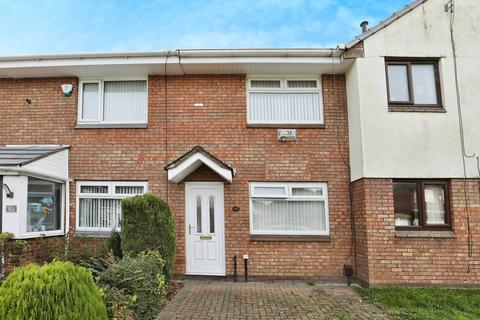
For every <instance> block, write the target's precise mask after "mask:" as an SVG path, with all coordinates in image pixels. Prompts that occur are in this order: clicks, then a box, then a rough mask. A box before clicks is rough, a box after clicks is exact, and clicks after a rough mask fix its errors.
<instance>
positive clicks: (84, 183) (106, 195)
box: [75, 180, 148, 232]
mask: <svg viewBox="0 0 480 320" xmlns="http://www.w3.org/2000/svg"><path fill="white" fill-rule="evenodd" d="M82 186H89V187H91V186H95V187H103V186H107V187H108V192H107V193H81V192H80V190H81V188H82ZM117 186H127V187H133V186H138V187H140V186H141V187H143V194H146V193H147V192H148V182H147V181H98V180H95V181H77V188H76V194H75V201H76V209H75V221H76V222H75V227H76V228H75V230H77V231H81V232H111V231H112V228H101V227H99V228H92V227H80V199H100V198H101V199H119V200H121V199H126V198H131V197H134V196H136V195H137V194H117V193H115V187H117ZM116 229H120V228H116Z"/></svg>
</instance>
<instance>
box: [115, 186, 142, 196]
mask: <svg viewBox="0 0 480 320" xmlns="http://www.w3.org/2000/svg"><path fill="white" fill-rule="evenodd" d="M143 192H144V191H143V186H116V187H115V193H116V194H142V193H143Z"/></svg>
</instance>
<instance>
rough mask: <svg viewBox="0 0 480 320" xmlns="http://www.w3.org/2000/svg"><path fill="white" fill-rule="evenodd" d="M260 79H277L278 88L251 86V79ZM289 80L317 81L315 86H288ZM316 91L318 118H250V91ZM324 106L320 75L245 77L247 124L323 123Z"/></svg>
mask: <svg viewBox="0 0 480 320" xmlns="http://www.w3.org/2000/svg"><path fill="white" fill-rule="evenodd" d="M252 80H253V81H255V80H260V81H268V80H279V81H280V88H252V86H251V81H252ZM289 80H300V81H302V80H305V81H310V80H315V81H316V82H317V87H316V88H288V86H287V81H289ZM306 92H307V93H318V96H319V102H320V115H321V119H320V120H307V121H298V120H297V121H293V120H288V121H283V120H280V121H279V120H276V121H273V120H269V121H264V120H252V119H251V118H250V93H306ZM324 118H325V117H324V106H323V90H322V81H321V77H312V76H310V77H309V76H289V77H278V76H249V77H247V124H249V125H289V124H291V125H323V124H324V123H325V121H324V120H325V119H324Z"/></svg>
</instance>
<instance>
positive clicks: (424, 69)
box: [386, 59, 442, 108]
mask: <svg viewBox="0 0 480 320" xmlns="http://www.w3.org/2000/svg"><path fill="white" fill-rule="evenodd" d="M386 73H387V89H388V104H389V106H412V107H439V108H441V107H442V102H441V94H440V81H439V73H438V61H436V60H433V61H432V60H411V61H409V60H396V59H395V60H389V59H387V60H386Z"/></svg>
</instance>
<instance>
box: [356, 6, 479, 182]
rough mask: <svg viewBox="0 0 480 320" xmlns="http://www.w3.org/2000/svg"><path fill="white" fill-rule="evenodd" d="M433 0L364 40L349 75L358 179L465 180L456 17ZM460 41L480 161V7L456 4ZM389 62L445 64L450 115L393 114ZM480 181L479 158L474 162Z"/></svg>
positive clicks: (470, 130)
mask: <svg viewBox="0 0 480 320" xmlns="http://www.w3.org/2000/svg"><path fill="white" fill-rule="evenodd" d="M446 2H447V1H446V0H429V1H427V2H426V3H425V4H423V5H421V6H419V7H417V8H416V9H415V10H413V11H412V12H410V13H408V14H407V15H405V16H403V17H401V18H400V19H399V20H397V21H396V22H394V23H392V24H391V25H390V26H388V27H386V28H384V29H383V30H381V31H379V32H377V33H376V34H374V35H372V36H371V37H369V38H367V39H366V40H365V42H364V47H365V58H360V59H357V60H356V61H355V64H354V66H352V67H351V68H350V70H349V72H348V73H347V93H348V105H349V130H350V157H351V166H352V180H357V179H359V178H362V177H387V178H390V177H392V178H452V177H463V167H462V153H461V144H460V135H459V125H458V112H457V110H458V109H457V103H456V92H455V81H454V71H453V70H454V69H453V57H452V50H451V45H450V34H449V21H450V16H449V14H448V13H446V12H445V11H444V5H445V3H446ZM455 2H456V18H455V21H456V23H455V29H456V30H455V36H456V38H457V39H456V41H457V47H458V48H457V54H458V66H459V83H460V92H461V97H462V108H463V118H464V122H465V136H466V139H465V140H466V151H467V153H469V154H471V153H476V154H477V155H480V125H479V124H480V103H479V102H480V59H479V58H480V18H479V17H480V5H479V4H478V3H477V1H476V0H456V1H455ZM384 57H435V58H440V65H439V67H440V82H441V90H442V100H443V105H444V107H445V109H446V111H447V112H446V113H410V112H388V104H387V88H386V75H385V62H384ZM467 173H468V176H469V177H478V176H479V173H478V170H477V166H476V159H467Z"/></svg>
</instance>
